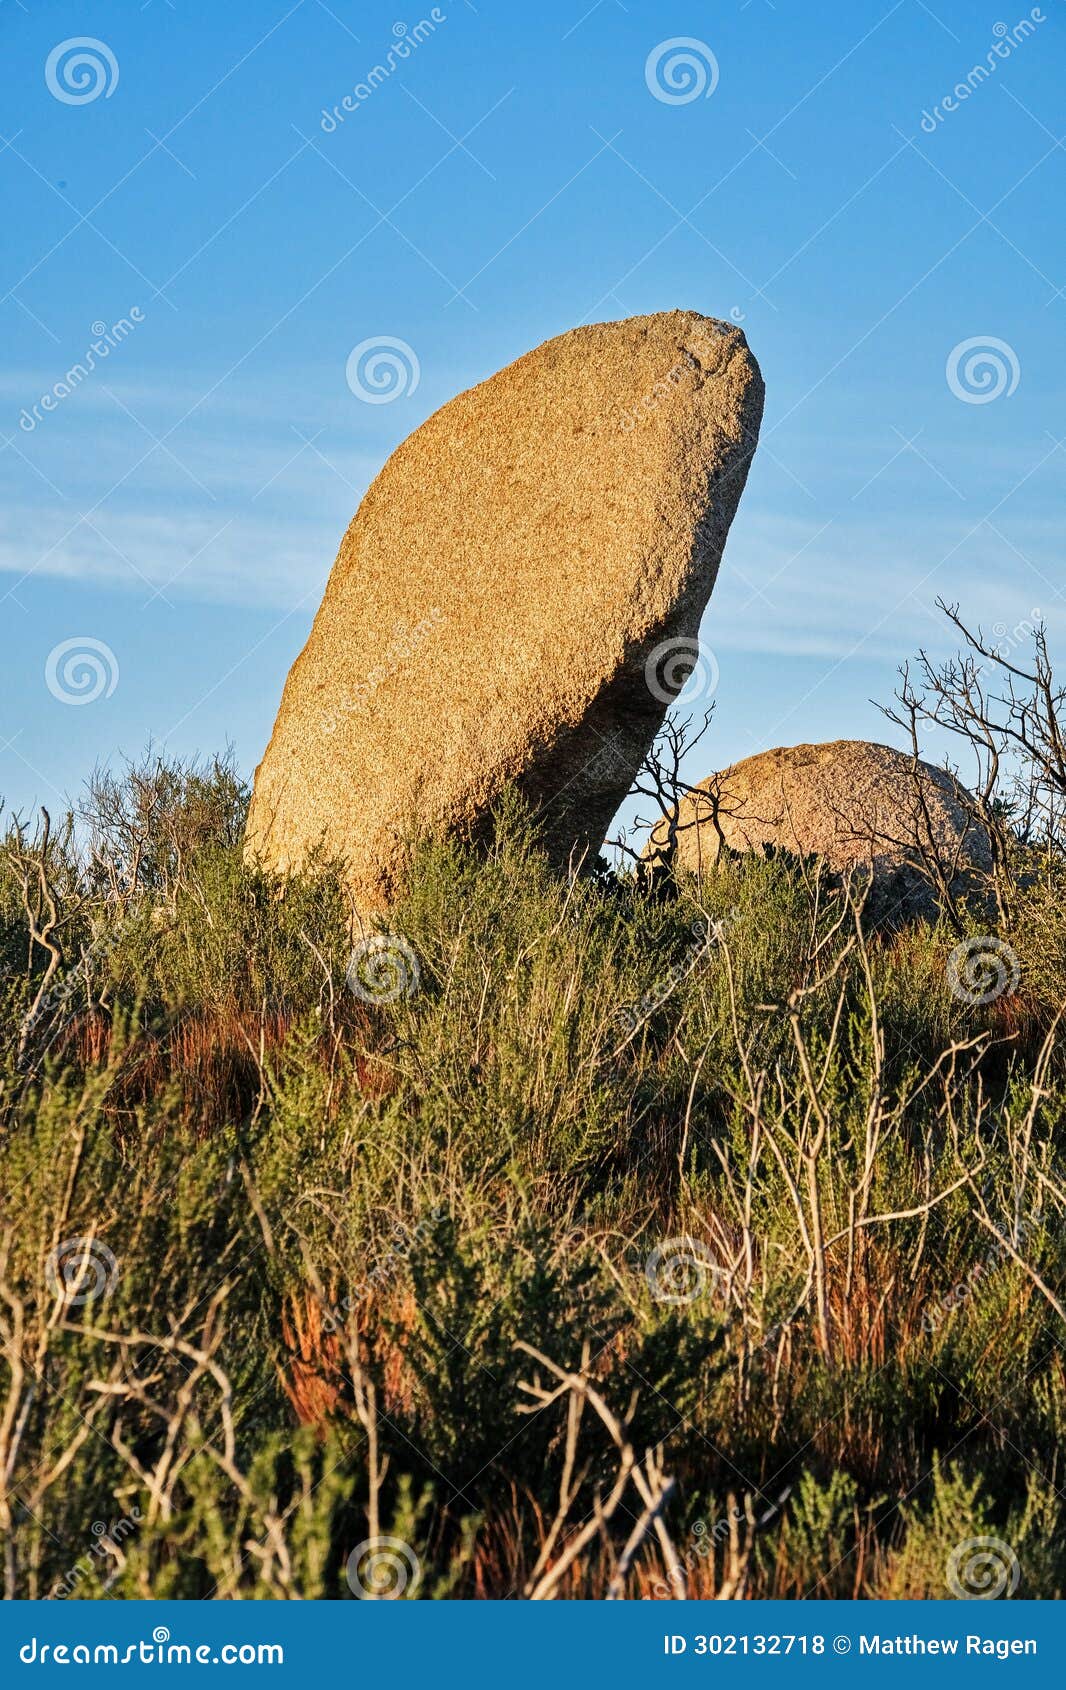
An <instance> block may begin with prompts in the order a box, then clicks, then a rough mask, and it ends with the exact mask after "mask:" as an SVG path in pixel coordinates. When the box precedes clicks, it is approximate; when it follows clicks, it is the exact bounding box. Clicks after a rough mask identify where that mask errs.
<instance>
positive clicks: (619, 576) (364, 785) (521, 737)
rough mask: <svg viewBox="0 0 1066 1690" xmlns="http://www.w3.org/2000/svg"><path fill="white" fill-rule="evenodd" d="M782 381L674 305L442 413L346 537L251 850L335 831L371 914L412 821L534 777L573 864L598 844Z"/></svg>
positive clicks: (289, 692) (290, 848)
mask: <svg viewBox="0 0 1066 1690" xmlns="http://www.w3.org/2000/svg"><path fill="white" fill-rule="evenodd" d="M762 402H763V385H762V379H761V377H760V375H759V369H758V366H757V364H756V363H755V360H754V359H753V358H752V356H751V353H750V352H749V351H748V347H747V343H746V341H745V339H744V336H743V334H742V333H741V332H740V330H739V329H737V328H736V327H735V326H734V325H733V324H731V323H721V322H716V321H715V320H713V319H711V318H707V317H702V316H699V315H698V314H697V313H695V312H692V311H671V312H663V313H661V314H658V315H656V316H652V317H633V318H630V319H629V320H628V321H625V322H620V323H598V324H593V325H591V326H589V327H585V328H578V329H573V330H571V331H570V333H568V334H564V335H561V336H560V337H559V338H558V339H557V340H550V341H548V342H546V343H545V344H544V345H543V346H540V347H538V348H537V349H536V351H534V352H530V353H527V355H526V356H525V357H524V358H520V359H519V360H518V362H517V363H515V364H511V365H509V366H508V367H507V368H506V369H504V370H501V371H500V372H499V374H497V375H495V376H492V377H491V378H490V379H489V380H488V381H485V382H482V383H481V384H480V386H478V387H474V388H471V389H470V390H469V391H468V392H466V393H461V394H460V395H459V396H458V397H457V398H455V399H453V400H451V401H450V403H448V404H447V405H445V406H443V408H442V409H441V410H439V411H437V412H436V413H435V415H433V416H431V417H430V418H429V420H428V422H425V423H423V424H422V426H421V428H419V429H417V430H416V431H415V433H414V434H412V435H411V436H410V438H409V439H407V440H406V441H404V443H403V445H402V446H400V447H399V448H398V449H397V451H395V452H394V453H393V455H392V457H391V458H390V459H389V461H388V462H387V463H386V465H385V467H384V469H383V470H382V471H381V473H380V475H379V476H378V477H377V479H376V480H375V481H374V483H373V485H372V486H371V488H370V490H369V491H368V493H367V494H366V497H365V498H364V500H363V502H362V504H361V505H360V507H359V510H358V511H357V512H356V515H355V517H354V519H353V521H352V523H351V526H350V527H349V529H348V532H347V533H346V535H345V536H344V539H343V541H342V542H341V548H340V552H339V553H338V556H337V561H336V563H335V564H334V566H333V571H332V573H331V575H330V578H329V582H328V585H327V587H326V593H325V597H324V599H323V601H322V605H321V607H320V609H319V611H318V614H317V616H316V617H315V621H314V626H313V627H312V629H311V634H310V637H309V639H308V641H307V644H306V646H305V647H304V649H303V651H302V652H301V654H300V656H299V657H298V658H297V660H296V662H295V663H294V665H293V667H292V670H291V672H290V674H289V678H288V680H287V682H286V684H285V691H284V695H283V697H282V701H281V708H280V710H279V712H278V718H277V722H276V723H275V726H274V733H273V737H272V738H271V741H270V744H269V745H268V747H267V750H266V753H265V755H264V757H263V761H262V762H261V763H260V765H259V768H258V770H257V771H256V777H255V789H254V795H253V800H252V807H251V813H250V816H249V822H248V835H247V844H248V851H249V853H250V854H251V855H253V856H256V857H258V858H259V859H260V860H262V861H263V862H264V863H265V864H266V865H267V866H268V867H269V868H273V869H275V870H277V871H279V872H281V873H285V872H287V871H291V870H294V869H297V868H299V867H300V866H301V865H302V864H304V863H305V862H306V861H307V859H308V857H309V855H310V854H311V853H312V852H313V851H314V849H315V848H316V847H317V846H319V845H321V846H323V847H324V849H325V851H326V852H327V853H328V854H330V855H339V856H343V857H344V858H345V859H346V861H347V864H348V875H349V882H350V886H351V890H352V893H353V895H354V899H355V903H356V906H357V908H358V909H359V910H360V911H361V912H370V911H373V910H374V909H376V908H380V907H381V906H383V905H385V904H387V902H388V901H389V899H390V897H391V896H392V895H393V893H394V892H395V890H396V886H397V880H398V878H399V876H400V874H401V871H402V863H403V858H404V841H405V839H407V838H409V837H410V835H411V833H412V832H413V831H416V830H442V829H443V830H458V831H467V832H475V833H476V831H477V829H478V826H479V824H480V823H481V821H482V820H483V818H484V817H485V815H486V813H487V811H488V810H489V808H490V807H491V805H492V803H493V801H494V800H495V799H496V798H497V796H498V795H499V793H500V791H501V789H502V788H503V787H504V786H505V785H506V784H507V783H514V784H515V785H516V786H517V787H518V789H519V790H520V791H521V792H522V793H523V794H524V796H525V797H526V799H527V800H528V801H529V802H530V803H531V804H532V805H533V807H534V809H535V810H536V812H537V813H538V815H539V817H540V819H541V827H542V837H543V840H544V844H545V846H546V848H547V850H548V852H549V855H550V856H551V857H552V859H553V860H554V861H555V862H556V864H557V865H558V866H560V867H565V866H566V865H567V863H569V862H571V861H574V860H576V859H577V858H578V857H579V856H580V855H581V853H586V852H587V853H591V855H592V856H594V855H595V853H596V851H597V850H598V848H599V846H600V845H601V844H602V842H603V839H604V835H605V833H606V830H607V828H608V826H609V824H610V821H611V819H612V817H613V815H614V813H615V811H616V810H617V808H618V805H619V804H620V803H621V801H622V799H623V798H624V797H625V794H626V792H627V791H628V789H629V787H630V784H631V782H632V779H633V776H634V774H635V773H636V770H637V769H638V767H639V765H640V763H641V761H642V759H643V757H644V755H645V753H646V751H647V749H648V746H649V745H650V743H651V741H652V739H653V737H654V735H655V733H656V731H657V729H658V727H659V725H660V723H661V721H662V718H663V716H664V714H665V711H666V708H667V705H668V704H669V702H670V700H671V697H672V696H674V695H676V693H677V692H678V691H680V689H681V687H682V686H683V684H684V681H685V678H686V676H687V674H688V672H689V670H690V668H691V666H692V661H693V659H694V657H695V654H696V635H697V631H698V628H699V623H700V617H701V614H702V612H703V609H704V607H705V605H706V603H707V599H708V596H709V594H710V591H711V588H712V587H713V585H714V580H715V576H716V574H717V571H718V564H719V560H720V558H721V555H722V547H723V545H724V544H725V538H726V534H727V533H728V530H729V525H730V522H731V521H732V518H733V514H734V512H735V510H736V508H737V501H738V500H739V498H740V494H741V491H742V489H743V486H744V482H745V479H746V477H747V471H748V464H749V462H750V460H751V456H752V453H753V451H754V449H755V443H756V440H757V438H758V431H759V423H760V420H761V415H762ZM679 654H680V656H681V658H682V661H680V662H679V661H677V660H676V659H677V658H678V655H679ZM686 658H687V661H686V660H685V659H686Z"/></svg>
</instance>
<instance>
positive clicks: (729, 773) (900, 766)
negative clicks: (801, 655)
mask: <svg viewBox="0 0 1066 1690" xmlns="http://www.w3.org/2000/svg"><path fill="white" fill-rule="evenodd" d="M967 798H968V794H966V793H965V791H964V789H963V788H961V787H960V786H958V784H957V783H956V782H955V781H954V780H953V779H952V777H951V776H950V775H949V774H946V773H945V772H944V770H942V769H935V768H933V767H932V766H931V765H930V764H928V763H922V762H919V763H918V765H917V767H915V765H914V761H913V759H912V758H911V757H910V756H909V755H907V754H906V753H904V752H902V751H895V750H893V749H892V748H891V747H890V746H887V745H874V744H870V743H869V742H868V741H866V740H856V739H837V740H833V741H832V742H831V743H830V744H828V745H793V746H788V747H782V748H780V749H778V750H775V751H763V752H760V753H759V754H758V756H755V757H748V758H746V759H745V760H744V762H742V763H735V764H734V765H733V766H732V767H731V768H728V769H724V770H722V771H721V772H720V773H719V774H714V775H711V776H709V777H708V779H707V780H705V781H701V783H700V784H699V786H698V787H696V788H695V789H694V790H693V791H692V792H691V793H688V794H687V795H686V796H685V798H683V799H682V801H681V804H680V805H679V806H678V809H677V811H676V813H675V816H674V817H672V818H671V821H665V820H664V821H663V822H660V823H659V825H658V827H656V828H655V830H654V831H653V834H652V838H651V840H650V842H649V845H648V848H647V850H646V852H645V855H646V856H647V857H648V858H649V859H651V858H655V857H658V858H659V859H660V860H661V859H662V858H663V857H670V858H672V859H673V860H674V861H676V863H677V864H679V865H680V866H681V867H682V868H685V869H689V870H691V872H692V873H694V874H697V875H699V874H703V873H705V872H707V870H709V869H711V868H713V866H714V864H715V863H716V862H717V859H718V856H719V853H720V852H721V851H722V850H723V849H727V850H730V851H763V850H764V849H767V848H771V849H774V850H777V851H787V852H790V853H792V854H793V855H796V856H818V857H822V858H823V859H824V860H825V862H826V863H827V864H828V866H829V867H830V868H831V869H833V870H834V871H836V872H838V873H844V872H846V871H847V870H849V869H851V868H853V867H856V866H858V865H869V867H870V869H871V870H872V872H873V877H874V886H873V901H874V909H875V912H876V913H877V914H878V915H879V916H880V917H881V918H884V919H890V918H892V917H900V918H904V919H905V918H907V917H909V916H912V915H929V914H932V913H934V912H935V907H936V895H935V893H934V891H933V887H932V884H931V877H930V875H929V873H928V867H927V865H929V864H931V863H932V862H933V861H934V860H936V861H938V862H939V864H940V865H941V866H942V867H943V869H944V870H945V876H946V878H947V880H948V883H949V884H953V885H960V886H961V884H962V881H963V877H964V876H966V875H967V874H969V873H972V871H973V870H974V869H986V868H987V867H989V865H990V852H989V844H988V838H987V836H986V834H985V833H984V831H983V830H982V829H981V828H979V827H976V826H974V825H972V824H971V823H969V821H968V810H967V807H966V800H967ZM672 823H674V824H676V825H673V826H672V825H671V824H672ZM671 832H672V834H673V837H672V838H671Z"/></svg>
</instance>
